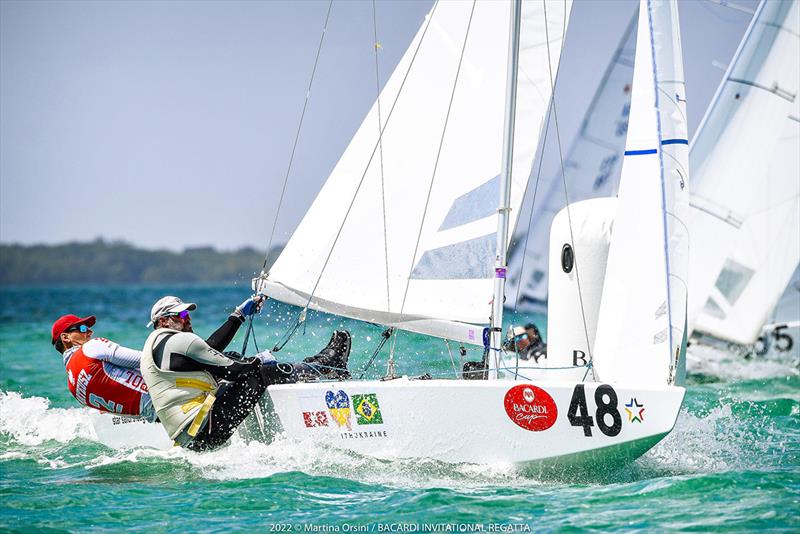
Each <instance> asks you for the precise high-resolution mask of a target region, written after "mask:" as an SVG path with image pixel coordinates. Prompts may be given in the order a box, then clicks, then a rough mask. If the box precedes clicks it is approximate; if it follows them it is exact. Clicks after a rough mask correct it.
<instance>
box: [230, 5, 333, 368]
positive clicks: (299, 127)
mask: <svg viewBox="0 0 800 534" xmlns="http://www.w3.org/2000/svg"><path fill="white" fill-rule="evenodd" d="M332 8H333V0H330V1H329V2H328V10H327V12H326V14H325V24H324V25H323V27H322V35H320V37H319V44H318V45H317V53H316V55H315V57H314V67H313V68H312V69H311V77H310V79H309V80H308V88H307V89H306V97H305V100H304V101H303V110H302V111H301V112H300V121H299V123H298V124H297V132H296V133H295V136H294V143H293V144H292V152H291V154H290V155H289V164H288V165H287V167H286V175H285V176H284V178H283V186H282V187H281V195H280V197H279V199H278V207H277V208H276V209H275V218H274V219H273V221H272V230H270V233H269V242H268V244H267V250H266V252H265V253H264V263H263V264H262V265H261V272H262V274H263V273H264V271H267V262H268V261H269V252H270V250H272V243H273V240H274V238H275V228H277V226H278V216H279V215H280V212H281V208H282V207H283V197H284V195H285V194H286V186H287V184H288V183H289V175H290V174H291V172H292V164H293V163H294V155H295V152H296V151H297V144H298V142H299V141H300V132H301V131H302V129H303V120H304V119H305V116H306V109H307V108H308V101H309V99H310V98H311V87H312V85H313V84H314V75H315V74H316V72H317V65H318V64H319V57H320V53H321V52H322V44H323V43H324V42H325V34H326V32H327V31H328V21H329V20H330V18H331V10H332ZM294 330H297V327H295V328H294V329H293V330H292V333H294ZM252 332H253V316H252V315H251V316H250V320H249V321H248V323H247V330H246V331H245V334H244V343H243V344H242V354H245V351H246V350H247V340H248V339H250V334H251V333H252ZM289 337H291V336H289ZM286 341H288V339H287V340H286ZM285 344H286V342H284V343H283V345H285ZM283 345H281V348H282V347H283ZM276 347H277V345H276ZM277 350H280V349H277Z"/></svg>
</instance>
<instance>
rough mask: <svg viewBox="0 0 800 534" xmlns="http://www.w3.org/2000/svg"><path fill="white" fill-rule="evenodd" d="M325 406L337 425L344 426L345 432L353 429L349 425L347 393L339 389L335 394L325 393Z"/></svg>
mask: <svg viewBox="0 0 800 534" xmlns="http://www.w3.org/2000/svg"><path fill="white" fill-rule="evenodd" d="M325 404H327V405H328V412H330V414H331V417H333V420H334V421H336V424H337V425H339V426H340V427H343V426H346V427H347V430H351V429H352V428H353V427H352V424H351V423H350V397H348V396H347V393H345V392H344V391H343V390H341V389H340V390H339V391H337V392H333V391H328V392H326V393H325Z"/></svg>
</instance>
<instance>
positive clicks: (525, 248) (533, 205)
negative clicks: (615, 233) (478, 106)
mask: <svg viewBox="0 0 800 534" xmlns="http://www.w3.org/2000/svg"><path fill="white" fill-rule="evenodd" d="M556 83H558V74H556ZM552 116H553V98H552V97H551V98H550V105H549V106H548V110H547V122H546V123H545V127H544V138H543V139H542V150H541V152H540V153H539V167H538V168H537V169H536V183H535V184H534V186H533V200H532V202H531V212H530V214H529V215H528V230H527V231H526V232H525V245H524V246H523V247H522V263H521V264H520V266H519V282H517V292H516V295H514V313H516V312H517V306H518V305H519V292H520V290H521V289H522V282H523V280H522V273H524V272H525V256H526V255H527V254H526V252H527V251H528V240H529V239H530V237H531V225H532V224H533V212H534V208H536V194H537V192H538V191H539V180H540V179H541V175H542V162H544V151H545V147H546V146H547V134H548V132H549V130H550V118H551V117H552ZM529 184H530V181H528V183H526V184H525V191H524V192H523V193H522V197H523V198H525V195H526V194H527V193H528V185H529ZM510 248H511V247H510V245H509V249H510Z"/></svg>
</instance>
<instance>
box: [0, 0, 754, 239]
mask: <svg viewBox="0 0 800 534" xmlns="http://www.w3.org/2000/svg"><path fill="white" fill-rule="evenodd" d="M721 3H722V4H725V1H724V0H723V1H722V2H721ZM728 3H729V4H732V5H733V6H735V8H734V7H726V6H724V5H720V2H713V1H709V0H680V1H679V6H680V16H681V35H682V43H683V51H684V66H685V76H686V86H687V108H688V115H689V132H690V134H692V133H693V132H694V131H695V129H696V128H697V125H698V124H699V122H700V119H701V118H702V115H703V113H704V111H705V109H706V107H707V106H708V104H709V102H710V100H711V98H712V97H713V94H714V91H715V90H716V87H717V85H718V83H719V81H720V79H721V77H722V75H723V71H724V68H725V66H726V65H727V64H728V62H729V61H730V58H731V56H732V55H733V53H734V51H735V50H736V47H737V46H738V44H739V41H740V40H741V38H742V35H743V34H744V31H745V29H746V28H747V24H748V23H749V21H750V18H751V15H750V13H752V11H754V10H755V7H756V2H755V0H735V1H731V2H728ZM328 6H329V3H328V1H327V0H326V1H314V0H305V1H294V2H283V1H277V0H273V1H260V2H259V1H244V2H235V1H225V2H215V1H202V2H195V1H182V2H160V1H147V2H145V1H142V2H133V1H130V2H115V1H103V2H101V1H92V2H77V1H69V0H59V1H55V2H48V1H36V2H29V1H15V0H2V1H0V242H2V243H23V244H34V243H48V244H54V243H64V242H70V241H89V240H93V239H95V238H98V237H102V238H104V239H108V240H117V239H122V240H125V241H127V242H129V243H132V244H134V245H137V246H140V247H144V248H167V249H171V250H181V249H183V248H185V247H195V246H209V245H210V246H214V247H216V248H218V249H222V250H231V249H236V248H239V247H242V246H253V247H255V248H257V249H259V250H265V249H266V246H267V243H268V241H269V237H270V233H271V230H272V228H273V224H275V238H274V242H275V243H285V242H286V241H287V240H288V239H289V237H290V236H291V234H292V232H293V230H294V228H295V227H296V226H297V225H298V224H299V222H300V220H301V219H302V217H303V215H304V213H305V212H306V210H307V209H308V207H309V206H310V205H311V203H312V201H313V200H314V197H315V196H316V194H317V192H318V191H319V189H320V187H321V185H322V183H323V182H324V181H325V179H326V177H327V176H328V174H329V173H330V171H331V170H332V169H333V167H334V166H335V164H336V162H337V161H338V159H339V157H340V156H341V154H342V152H343V151H344V149H345V148H346V146H347V144H348V143H349V141H350V139H351V137H352V136H353V134H354V133H355V131H356V129H357V128H358V126H359V125H360V123H361V121H362V120H363V118H364V117H365V115H366V113H367V111H368V110H369V108H370V106H371V105H372V103H373V101H374V100H375V97H376V94H377V88H376V79H375V77H376V72H375V52H374V46H373V42H374V38H373V3H372V2H370V1H365V0H358V1H342V0H336V1H334V2H333V4H332V8H331V12H330V18H329V20H328V26H327V31H326V32H325V37H324V44H323V47H322V49H321V53H320V55H319V61H318V65H317V69H316V72H315V75H314V81H313V85H312V87H311V93H310V97H309V99H308V105H307V108H306V111H305V115H304V120H303V124H302V129H301V130H300V135H299V138H298V143H297V149H296V152H295V155H294V159H293V160H292V161H293V163H292V167H291V172H289V180H288V182H287V187H286V192H285V195H284V201H283V205H282V207H281V209H280V211H277V208H278V201H279V198H280V195H281V189H282V187H283V183H284V178H285V177H286V175H287V167H288V165H289V161H290V157H291V153H292V147H293V144H294V140H295V136H296V134H297V131H298V126H299V124H300V117H301V114H302V111H303V106H304V102H305V100H306V93H307V89H308V85H309V80H310V77H311V73H312V68H313V66H314V60H315V56H316V53H317V48H318V44H319V41H320V37H321V35H322V28H323V26H324V22H325V18H326V14H327V12H328ZM431 6H432V1H429V0H403V1H391V0H376V2H375V28H376V29H377V34H378V42H379V43H380V45H381V46H380V48H379V49H378V78H379V80H380V83H381V84H383V83H385V81H386V80H387V79H388V78H389V76H390V75H391V72H392V70H393V69H394V67H395V65H396V64H397V62H398V61H399V60H400V57H401V56H402V55H403V53H404V52H405V49H406V48H407V46H408V44H409V43H410V42H411V39H412V38H413V36H414V34H415V33H416V32H417V30H418V29H419V27H420V26H421V24H422V23H423V21H424V17H425V14H426V13H427V12H428V11H429V10H430V8H431ZM635 7H636V3H635V2H631V1H629V0H592V1H589V0H575V3H574V5H573V9H572V16H571V20H570V26H569V30H568V33H567V39H566V47H565V50H564V52H563V53H564V56H563V58H562V62H561V64H562V73H560V74H559V82H558V83H559V86H558V89H557V93H556V97H557V102H558V106H559V107H558V110H559V111H558V113H559V115H558V116H559V123H560V129H561V136H562V139H563V141H562V144H563V145H564V146H565V148H566V147H568V146H569V142H570V141H571V139H572V137H573V136H574V135H575V133H576V132H577V129H578V127H579V125H580V121H581V118H582V116H583V113H584V112H585V110H586V107H587V106H588V105H589V102H590V100H591V98H592V96H593V94H594V91H595V89H596V87H597V84H598V83H599V80H600V77H601V76H602V74H603V72H604V70H605V68H606V66H607V64H608V62H609V61H610V58H611V55H612V53H613V51H614V49H615V47H616V46H617V44H618V42H619V39H620V36H621V34H622V32H623V31H624V29H625V27H626V25H627V23H628V21H629V20H630V18H631V15H632V13H633V11H634V9H635ZM738 8H741V9H738ZM567 65H569V68H568V69H567ZM562 74H563V76H562ZM554 170H555V169H550V171H549V172H554ZM545 172H548V170H547V169H546V168H545ZM545 175H547V174H545ZM276 212H277V223H275V222H274V221H275V220H276Z"/></svg>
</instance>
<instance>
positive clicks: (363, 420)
mask: <svg viewBox="0 0 800 534" xmlns="http://www.w3.org/2000/svg"><path fill="white" fill-rule="evenodd" d="M353 408H355V411H356V414H357V415H358V419H357V422H358V424H359V425H380V424H383V417H381V407H380V405H379V404H378V396H377V395H376V394H374V393H367V394H366V395H353Z"/></svg>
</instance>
